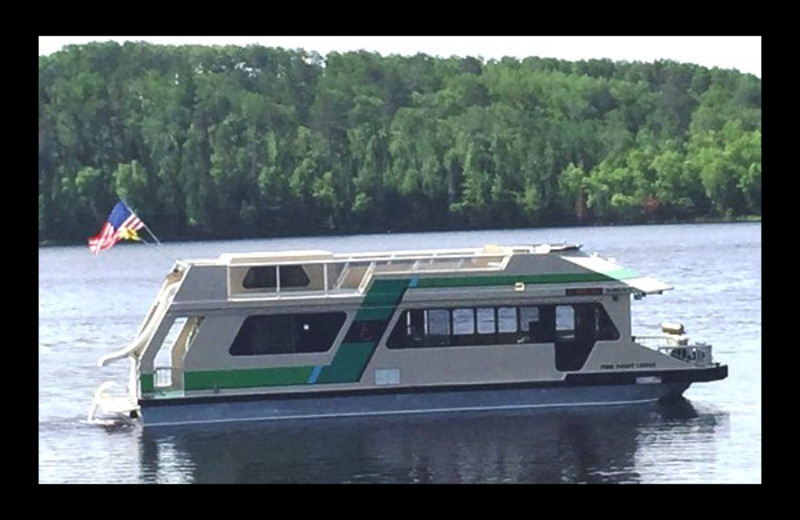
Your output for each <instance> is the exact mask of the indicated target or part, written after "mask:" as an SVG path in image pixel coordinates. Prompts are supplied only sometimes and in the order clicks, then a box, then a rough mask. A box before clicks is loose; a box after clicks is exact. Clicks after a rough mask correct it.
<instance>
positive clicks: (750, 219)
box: [39, 215, 762, 248]
mask: <svg viewBox="0 0 800 520" xmlns="http://www.w3.org/2000/svg"><path fill="white" fill-rule="evenodd" d="M761 218H762V217H761V215H748V216H743V217H736V218H730V219H725V218H711V217H709V218H697V219H692V220H665V221H658V222H617V223H604V224H574V223H571V224H564V225H562V226H557V225H550V226H541V227H524V228H523V227H520V228H476V229H468V230H465V229H425V230H416V231H408V230H404V231H397V232H395V231H385V232H386V233H408V234H411V233H447V232H449V231H453V232H456V231H491V230H493V229H496V230H500V229H548V228H552V229H559V228H566V227H574V228H603V227H618V226H670V225H684V224H741V223H756V222H758V223H760V222H761ZM379 233H380V232H378V231H365V232H360V233H335V232H331V233H319V234H299V235H276V236H264V237H234V236H229V237H213V238H211V237H170V238H166V239H161V242H164V243H170V242H204V241H224V240H260V239H264V240H267V239H277V238H281V239H283V238H303V237H327V236H342V235H375V234H379ZM87 236H88V235H87ZM77 245H85V243H84V242H77V241H73V242H67V241H65V242H60V241H55V240H41V241H39V247H40V248H42V247H62V246H77Z"/></svg>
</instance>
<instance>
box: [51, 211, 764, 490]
mask: <svg viewBox="0 0 800 520" xmlns="http://www.w3.org/2000/svg"><path fill="white" fill-rule="evenodd" d="M562 241H566V242H578V243H581V244H583V250H584V251H586V252H589V253H591V252H594V251H597V252H599V253H600V254H602V255H603V256H610V257H614V258H616V259H617V260H618V261H619V262H620V263H621V264H622V265H623V266H625V267H628V268H631V269H634V270H637V271H639V272H642V273H645V274H648V275H650V276H653V277H655V278H658V279H661V280H663V281H666V282H668V283H670V284H673V285H674V286H675V290H673V291H668V292H666V293H664V295H661V296H656V295H653V296H648V297H647V298H644V299H643V300H641V301H635V302H634V303H633V313H634V322H633V325H634V333H635V334H637V333H638V334H642V335H646V334H657V333H658V332H659V323H661V322H662V321H667V320H670V321H680V322H682V323H684V325H685V326H686V329H687V332H688V334H689V335H690V336H691V337H692V338H694V339H696V340H698V341H705V342H708V343H711V344H713V345H714V356H715V358H716V359H717V360H718V361H722V362H723V363H726V364H728V365H729V371H730V375H729V377H728V379H726V380H724V381H719V382H715V383H706V384H695V385H693V386H692V387H691V388H690V389H689V390H688V391H687V392H686V394H685V397H686V399H685V400H683V401H681V402H678V403H675V404H673V405H670V406H664V405H645V406H621V407H610V408H603V409H600V408H585V409H569V410H538V411H533V412H524V413H520V412H517V413H488V414H452V415H441V416H424V417H391V418H388V417H385V418H377V419H357V420H354V419H341V420H327V421H307V422H300V423H258V424H247V425H242V426H225V427H221V426H214V427H192V428H186V429H171V430H166V431H163V432H160V433H155V434H153V433H149V432H144V431H142V430H141V429H139V428H136V427H114V428H104V427H99V426H94V425H90V424H87V422H86V414H87V412H88V408H89V404H90V402H91V399H92V395H93V393H94V390H95V388H96V387H97V386H98V385H99V384H101V383H102V382H104V381H107V380H110V379H113V380H116V381H119V382H121V383H122V382H124V381H125V378H126V371H127V363H120V364H115V365H111V366H108V367H105V368H103V369H99V368H97V367H96V361H97V358H98V357H100V356H101V355H103V354H106V353H109V352H111V351H113V350H116V349H118V348H119V347H121V346H123V345H124V344H126V343H127V342H129V341H130V340H131V339H132V338H133V336H134V334H135V333H136V330H137V328H138V326H139V324H140V322H141V321H142V319H143V318H144V315H145V314H146V312H147V311H148V309H149V306H150V304H151V302H152V300H153V298H154V297H155V295H156V292H157V291H158V288H159V287H160V284H161V282H162V280H163V277H164V275H165V274H166V272H167V271H168V270H169V268H170V267H171V265H172V259H174V258H197V257H207V256H216V255H218V254H219V253H223V252H249V251H279V250H286V249H327V250H331V251H334V252H347V251H382V250H390V249H412V248H415V249H416V248H445V247H447V248H450V247H478V246H482V245H484V244H512V243H513V244H517V243H541V242H562ZM39 482H41V483H760V482H761V224H760V223H736V224H702V225H664V226H630V227H627V226H626V227H602V228H558V229H536V230H513V231H509V230H505V231H504V230H497V231H475V232H460V233H426V234H413V235H411V234H387V235H362V236H345V237H324V238H321V237H312V238H293V239H278V240H252V241H223V242H192V243H171V244H165V245H164V246H163V247H161V248H159V249H156V248H153V247H149V246H146V245H142V244H120V245H117V246H116V247H114V248H113V249H111V250H109V251H105V252H103V253H101V254H100V255H99V256H97V257H94V256H92V255H91V254H90V252H89V249H88V247H85V246H77V247H50V248H41V249H40V250H39Z"/></svg>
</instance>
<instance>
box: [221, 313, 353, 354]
mask: <svg viewBox="0 0 800 520" xmlns="http://www.w3.org/2000/svg"><path fill="white" fill-rule="evenodd" d="M344 321H345V313H344V312H325V313H315V314H277V315H256V316H249V317H247V318H246V319H245V320H244V323H242V327H241V328H240V329H239V333H238V334H237V335H236V338H235V339H234V340H233V343H232V344H231V347H230V349H229V352H230V354H231V355H233V356H258V355H267V354H295V353H308V352H326V351H328V350H330V348H331V347H332V346H333V342H334V340H335V339H336V336H337V335H338V334H339V331H340V330H341V328H342V325H343V324H344Z"/></svg>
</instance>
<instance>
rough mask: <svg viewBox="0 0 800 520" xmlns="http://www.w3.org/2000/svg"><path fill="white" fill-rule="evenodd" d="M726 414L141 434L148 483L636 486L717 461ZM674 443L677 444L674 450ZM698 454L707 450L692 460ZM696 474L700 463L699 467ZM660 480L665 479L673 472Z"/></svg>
mask: <svg viewBox="0 0 800 520" xmlns="http://www.w3.org/2000/svg"><path fill="white" fill-rule="evenodd" d="M727 419H728V418H727V414H725V413H719V412H716V411H710V412H709V411H706V412H699V411H698V410H697V409H696V408H695V406H693V405H692V404H691V403H690V402H689V401H687V400H685V399H680V400H677V401H675V402H672V403H668V404H658V405H653V404H643V405H635V406H620V407H608V408H601V407H598V408H574V409H567V410H564V409H560V410H555V409H542V410H534V411H526V412H514V413H509V412H496V413H486V412H483V413H480V414H476V413H470V412H463V413H457V414H433V415H425V416H403V417H371V418H346V419H334V420H331V419H327V420H307V421H299V422H282V421H279V422H267V423H264V422H258V423H250V424H241V423H240V424H235V425H234V424H229V425H216V426H215V425H203V426H202V427H201V426H199V425H198V426H180V427H174V428H169V429H163V430H162V429H156V430H153V431H151V430H140V431H138V432H137V433H138V439H139V443H140V450H139V452H140V457H141V461H140V462H141V464H140V468H141V471H142V474H141V477H140V481H141V482H145V483H147V482H151V483H156V482H158V483H164V482H174V483H181V482H183V483H639V482H653V481H658V474H660V473H661V472H662V470H663V469H665V468H667V467H672V471H673V472H674V470H675V466H676V465H683V466H684V467H683V468H682V470H681V471H682V472H683V474H684V476H685V478H686V479H687V480H694V481H698V482H699V481H702V480H703V475H702V472H703V471H704V469H703V468H702V467H700V466H698V467H692V464H695V463H689V464H687V462H686V461H687V458H686V453H685V452H683V451H682V450H684V449H686V448H685V447H686V446H690V447H691V449H693V450H694V453H693V457H692V458H691V460H693V461H708V460H709V458H711V459H712V460H713V458H715V457H716V453H715V451H716V443H717V441H716V440H715V439H717V438H718V437H719V432H718V431H717V430H718V429H719V427H720V425H723V427H724V424H726V423H727ZM678 437H680V440H681V442H677V438H678ZM697 450H705V451H706V453H705V454H700V455H701V456H698V453H697ZM698 464H699V463H698ZM703 466H705V465H703ZM673 472H670V474H671V476H670V477H669V478H670V479H672V480H673V481H674V473H673Z"/></svg>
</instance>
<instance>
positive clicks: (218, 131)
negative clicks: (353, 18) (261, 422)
mask: <svg viewBox="0 0 800 520" xmlns="http://www.w3.org/2000/svg"><path fill="white" fill-rule="evenodd" d="M117 197H122V198H124V199H125V200H126V202H127V203H128V205H129V206H131V207H132V208H133V209H134V210H135V211H136V212H137V213H138V214H139V216H140V217H141V218H142V219H143V220H144V221H145V222H146V223H147V224H148V225H149V226H150V228H151V229H152V230H153V231H154V232H156V234H158V235H159V236H160V237H162V238H169V237H182V238H200V237H203V238H212V237H219V238H221V237H263V236H272V235H287V234H306V233H325V232H359V231H381V230H406V231H407V230H426V229H456V228H477V227H493V228H502V227H529V226H540V225H558V224H580V223H608V222H642V221H653V220H670V219H694V218H707V217H710V218H719V217H725V218H730V217H736V216H742V215H753V214H755V215H759V214H760V213H761V80H760V79H758V78H756V77H755V76H752V75H747V74H741V73H739V72H737V71H732V70H719V69H710V70H709V69H707V68H704V67H700V66H695V65H688V64H678V63H674V62H669V61H666V62H663V61H662V62H656V63H651V64H643V63H626V62H612V61H609V60H590V61H580V62H569V61H561V60H554V59H541V58H527V59H524V60H517V59H510V58H504V59H502V60H500V61H489V62H484V61H481V60H479V59H476V58H457V57H452V58H447V59H442V58H432V57H429V56H426V55H423V54H419V55H417V56H414V57H401V56H388V57H382V56H380V55H378V54H373V53H368V52H357V53H343V54H340V53H331V54H329V55H328V56H326V57H324V58H323V57H321V56H319V55H318V54H316V53H313V52H311V53H309V52H305V51H303V50H284V49H275V48H265V47H260V46H251V47H233V46H226V47H201V46H181V47H177V46H161V45H151V44H146V43H126V44H124V45H119V44H117V43H111V42H109V43H96V44H89V45H82V46H69V47H66V48H65V49H64V50H62V51H60V52H57V53H55V54H52V55H50V56H47V57H40V58H39V238H40V240H42V241H45V240H59V241H64V240H65V241H80V240H84V239H85V237H86V236H87V235H90V234H93V233H95V232H96V231H97V230H99V228H100V226H101V224H102V222H103V220H104V219H105V217H106V216H107V214H108V211H109V210H110V208H111V207H112V206H113V204H114V202H115V201H116V199H117Z"/></svg>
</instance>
